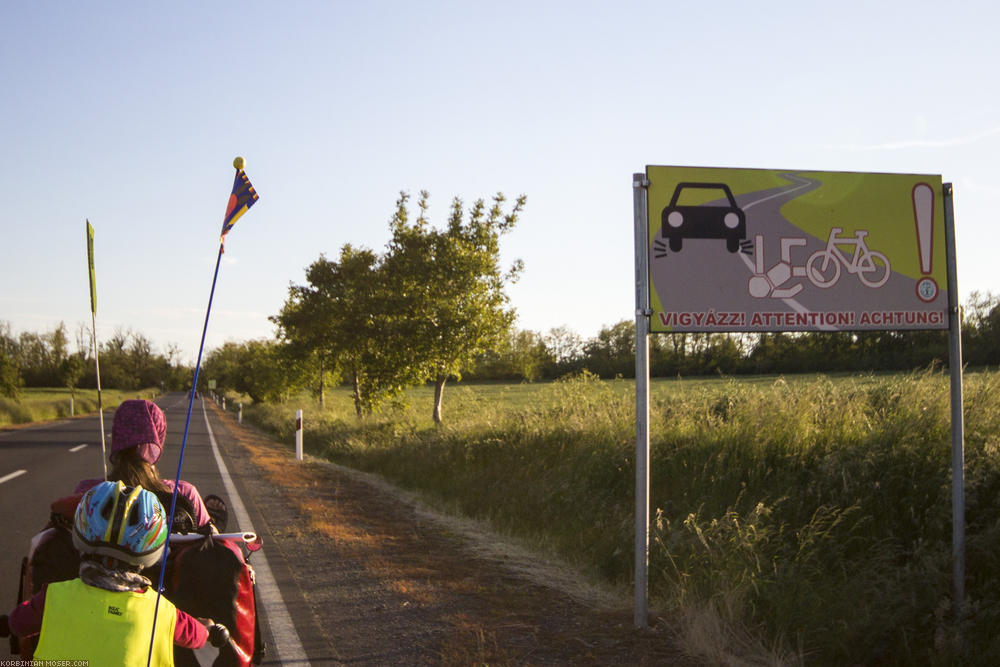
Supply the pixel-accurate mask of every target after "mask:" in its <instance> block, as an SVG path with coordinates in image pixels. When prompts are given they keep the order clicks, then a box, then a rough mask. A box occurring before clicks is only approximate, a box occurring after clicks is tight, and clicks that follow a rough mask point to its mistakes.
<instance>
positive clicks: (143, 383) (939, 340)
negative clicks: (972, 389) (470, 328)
mask: <svg viewBox="0 0 1000 667" xmlns="http://www.w3.org/2000/svg"><path fill="white" fill-rule="evenodd" d="M293 289H295V288H293ZM286 305H287V304H286ZM283 312H284V311H283ZM90 335H91V334H90V331H89V329H87V328H85V327H84V326H83V325H80V326H79V327H78V329H77V331H76V335H75V339H76V350H75V351H70V349H69V348H70V342H69V341H70V337H69V334H68V331H67V328H66V326H65V325H64V324H59V325H58V326H57V327H56V328H55V329H53V330H52V331H49V332H47V333H41V334H39V333H33V332H24V333H21V334H20V335H17V336H15V335H13V334H12V333H11V327H10V324H9V323H5V322H0V395H8V396H9V395H16V392H17V390H18V389H19V388H20V387H67V388H70V389H73V388H94V387H96V374H95V369H94V363H93V359H92V353H91V349H92V343H91V339H90ZM384 340H385V342H386V343H388V342H389V339H384ZM634 340H635V338H634V322H632V321H630V320H623V321H621V322H618V323H617V324H614V325H610V326H606V327H604V328H602V329H601V331H600V332H599V333H598V334H597V335H596V336H594V337H592V338H589V339H584V338H582V337H581V336H579V335H578V334H577V333H575V332H574V331H572V330H570V329H568V328H567V327H556V328H553V329H550V330H549V331H548V332H546V333H541V332H535V331H528V330H521V329H517V328H514V327H510V328H508V329H506V330H505V331H504V332H503V335H502V336H501V338H500V339H499V342H498V343H496V344H494V345H491V346H489V347H488V348H486V349H484V350H482V351H481V352H479V353H478V354H476V355H474V357H473V358H472V359H471V361H470V362H469V363H467V364H466V365H463V366H461V367H460V370H459V373H460V374H461V377H463V378H464V379H467V380H473V381H507V382H524V381H529V382H530V381H544V380H553V379H557V378H560V377H563V376H566V375H572V374H576V373H580V372H582V371H584V370H586V371H588V372H590V373H593V374H595V375H599V376H600V377H603V378H614V377H617V376H622V377H633V376H634V374H635V343H634ZM359 345H360V343H359ZM374 345H375V343H372V347H371V350H372V352H374V349H375V347H374ZM99 351H100V363H101V375H102V384H103V385H104V386H106V387H114V388H117V389H139V388H143V387H163V388H164V389H170V390H186V389H188V388H189V387H190V383H191V378H192V377H193V374H194V369H193V368H192V367H190V366H186V365H184V364H181V363H180V362H179V353H180V350H179V349H178V348H177V346H176V345H170V346H168V347H167V349H166V351H165V352H163V353H160V352H156V351H154V350H153V346H152V344H151V342H150V341H149V339H148V338H146V337H145V336H144V335H142V334H141V333H138V332H135V331H131V330H116V331H115V332H114V334H113V335H112V336H111V338H110V339H109V340H107V341H105V342H103V343H102V344H101V345H100V348H99ZM962 354H963V360H964V361H965V363H966V364H967V365H969V366H972V367H983V366H1000V295H994V294H991V293H985V294H982V293H973V294H972V295H971V296H970V298H969V300H968V302H967V303H966V304H965V305H964V307H963V309H962ZM322 359H323V355H322V354H320V353H318V352H316V351H311V352H309V351H308V348H305V349H300V348H297V347H296V345H295V343H294V342H293V341H292V340H290V339H287V338H285V339H281V338H275V339H270V340H251V341H246V342H227V343H225V344H224V345H222V346H221V347H218V348H215V349H213V350H211V351H209V353H208V354H207V355H206V362H205V367H204V369H203V371H202V373H201V378H202V380H201V384H202V385H203V387H202V388H203V389H204V388H205V385H206V384H207V381H208V379H213V380H215V381H216V382H217V384H218V386H219V387H220V388H222V389H229V390H232V391H237V392H240V393H244V394H247V395H249V396H251V397H252V398H253V399H254V400H256V401H281V400H283V399H285V398H287V397H288V396H289V395H290V394H291V393H293V392H295V391H300V390H303V389H310V390H312V391H313V392H314V393H315V394H316V395H317V396H319V395H321V394H322V393H323V392H324V391H325V388H326V387H328V386H330V385H331V384H336V383H341V382H345V381H346V382H347V383H348V384H352V383H353V378H344V377H342V376H341V375H339V374H338V373H335V372H333V367H332V366H328V367H326V368H325V371H324V372H320V369H321V368H324V367H323V365H322V361H321V360H322ZM362 360H363V358H362ZM947 360H948V339H947V333H946V332H941V331H913V332H894V331H884V332H883V331H872V332H853V333H852V332H830V333H801V334H790V333H775V334H770V333H769V334H661V335H656V336H651V337H650V370H651V374H652V375H653V376H654V377H676V376H678V375H681V376H690V375H710V374H720V373H721V374H726V375H740V374H759V373H799V372H852V371H873V370H886V371H888V370H912V369H914V368H922V367H927V366H930V365H934V364H939V363H946V362H947ZM327 363H328V364H329V361H327ZM359 372H360V371H359ZM370 374H374V373H370Z"/></svg>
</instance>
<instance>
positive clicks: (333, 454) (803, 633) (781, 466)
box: [245, 371, 1000, 665]
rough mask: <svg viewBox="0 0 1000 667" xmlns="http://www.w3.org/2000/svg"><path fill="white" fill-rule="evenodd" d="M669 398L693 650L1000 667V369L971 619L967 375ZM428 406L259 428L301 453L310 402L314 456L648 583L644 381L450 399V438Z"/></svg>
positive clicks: (660, 413) (978, 459)
mask: <svg viewBox="0 0 1000 667" xmlns="http://www.w3.org/2000/svg"><path fill="white" fill-rule="evenodd" d="M651 393H652V399H651V425H650V428H651V439H652V454H651V483H652V503H653V511H654V522H653V525H652V529H653V544H652V553H651V568H650V586H651V590H652V594H653V598H654V601H655V603H656V605H657V606H658V607H659V608H661V609H663V610H666V611H670V612H674V613H676V614H677V615H678V618H679V619H681V620H680V621H679V623H680V625H682V626H684V627H685V631H686V632H687V635H688V640H689V642H690V645H691V647H692V648H691V650H692V651H693V652H697V653H700V654H701V655H702V656H703V657H705V658H707V659H709V660H710V661H714V660H717V659H719V658H718V655H719V653H717V652H718V651H730V652H732V651H737V652H739V651H743V652H744V654H745V655H744V657H747V656H753V655H757V656H760V655H771V656H778V657H781V658H783V659H785V660H786V661H789V662H804V663H806V664H830V665H841V664H984V665H985V664H997V663H998V662H1000V640H998V639H997V637H996V633H995V628H996V627H997V624H998V622H1000V521H998V520H997V504H998V503H997V494H998V492H1000V457H998V454H1000V373H996V372H989V373H968V374H966V378H965V429H966V439H965V443H966V484H967V491H966V505H967V514H966V516H967V547H966V551H967V555H966V569H967V585H966V587H967V598H968V605H967V614H966V616H965V617H964V618H963V619H961V621H960V622H957V623H956V622H955V621H954V619H953V618H952V615H951V595H952V590H953V588H952V577H951V572H952V557H951V534H952V533H951V529H952V527H951V479H950V467H951V444H950V402H949V385H948V377H947V375H946V374H942V373H939V372H931V371H928V372H923V373H916V374H911V375H886V376H863V377H839V378H831V377H823V376H805V377H777V378H775V377H769V378H754V379H752V380H744V379H740V380H734V379H725V378H714V379H707V380H660V381H657V382H654V384H653V386H652V391H651ZM408 400H409V402H410V406H409V407H407V406H402V405H398V406H395V407H394V408H393V409H391V410H389V411H388V412H387V413H386V414H384V415H382V416H379V417H376V418H371V419H368V420H364V421H358V420H357V419H355V418H354V417H353V413H352V407H351V404H350V396H349V394H348V393H347V392H340V391H337V392H333V393H332V395H331V397H330V398H329V400H328V406H327V409H326V410H325V411H323V412H320V411H319V409H318V406H316V405H315V404H306V403H303V402H298V403H290V404H287V405H285V406H266V405H262V406H253V407H249V408H247V409H246V411H245V415H246V416H248V417H249V418H251V419H253V420H254V421H256V422H257V423H259V424H260V425H262V426H264V427H265V428H267V429H268V430H270V431H272V432H274V433H275V434H276V435H277V436H278V437H280V438H283V439H286V440H287V441H288V442H289V443H291V442H292V441H293V439H292V422H293V419H292V414H293V413H294V410H295V409H297V408H302V409H304V410H305V413H306V416H305V425H306V435H305V441H306V449H307V451H309V452H311V453H313V454H316V455H320V456H325V457H328V458H331V459H333V460H336V461H338V462H341V463H344V464H347V465H350V466H353V467H355V468H359V469H362V470H367V471H372V472H377V473H379V474H381V475H383V476H385V477H386V478H388V479H390V480H392V481H394V482H395V483H397V484H400V485H401V486H404V487H407V488H411V489H415V490H419V491H421V492H423V493H424V494H425V495H426V496H427V497H429V498H433V499H435V500H436V502H438V503H439V504H441V505H442V506H444V507H447V508H450V509H452V510H454V511H458V512H461V513H463V514H466V515H470V516H474V517H478V518H482V519H486V520H489V521H491V522H492V523H493V525H494V526H496V527H497V528H498V529H500V530H503V531H506V532H509V533H511V534H514V535H517V536H520V537H522V538H524V539H527V540H529V541H531V542H533V543H534V544H536V545H537V546H539V547H541V548H544V549H547V550H549V551H551V552H552V553H555V554H558V555H559V556H560V557H562V558H563V559H566V560H569V561H570V562H572V563H574V564H575V565H576V566H577V567H578V568H580V569H581V570H583V571H585V572H588V573H590V574H591V575H592V576H593V577H595V578H598V579H601V580H604V581H607V582H611V583H613V584H617V585H620V586H622V587H623V588H626V587H628V586H629V585H630V582H631V580H632V563H633V555H632V551H633V547H632V544H633V502H634V501H633V486H634V468H633V457H634V438H635V436H634V433H635V422H634V385H633V384H632V383H631V382H629V381H623V380H618V381H610V382H603V381H599V380H597V379H595V378H593V377H581V378H577V379H574V380H570V381H562V382H555V383H550V384H534V385H528V384H525V385H460V386H456V387H451V388H449V390H448V393H447V394H446V397H445V425H444V426H443V427H441V428H435V427H433V425H432V424H431V420H430V411H431V400H432V399H431V390H430V389H429V388H420V389H417V390H414V391H413V392H411V393H410V394H409V396H408ZM706 627H710V628H713V629H712V631H711V632H706V630H705V628H706ZM713 643H714V644H715V645H713ZM734 647H735V648H734Z"/></svg>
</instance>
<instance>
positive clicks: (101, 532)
mask: <svg viewBox="0 0 1000 667" xmlns="http://www.w3.org/2000/svg"><path fill="white" fill-rule="evenodd" d="M168 529H169V528H168V523H167V514H166V512H165V511H164V510H163V505H162V504H160V501H159V500H158V499H157V498H156V496H155V495H154V494H153V493H152V492H150V491H147V490H146V489H144V488H142V487H141V486H136V487H134V488H128V487H126V486H125V484H124V483H123V482H101V483H100V484H98V485H97V486H95V487H93V488H92V489H90V490H89V491H87V493H85V494H84V496H83V498H82V499H81V500H80V504H79V505H77V506H76V517H75V519H74V521H73V545H74V546H75V547H76V548H77V550H78V551H79V552H80V553H81V554H98V555H101V556H110V557H112V558H117V559H118V560H120V561H124V562H126V563H131V564H132V565H138V566H140V567H149V566H150V565H153V564H155V563H156V562H157V561H158V560H159V559H160V556H161V555H162V554H163V548H164V545H165V544H166V543H167V530H168Z"/></svg>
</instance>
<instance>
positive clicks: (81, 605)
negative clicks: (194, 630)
mask: <svg viewBox="0 0 1000 667" xmlns="http://www.w3.org/2000/svg"><path fill="white" fill-rule="evenodd" d="M155 608H156V591H154V590H152V589H151V588H147V589H146V591H145V592H144V593H132V592H128V591H124V592H116V591H106V590H104V589H103V588H97V587H95V586H90V585H88V584H85V583H83V581H81V580H80V579H71V580H70V581H60V582H58V583H53V584H49V587H48V589H47V590H46V593H45V611H44V613H43V615H42V633H41V636H40V637H39V640H38V648H36V649H35V659H36V660H89V661H90V664H91V665H92V666H93V667H98V666H101V665H123V666H124V667H132V665H136V666H137V667H138V666H144V665H145V664H146V659H147V657H148V656H149V641H150V635H151V634H152V630H153V610H154V609H155ZM176 623H177V610H176V608H175V607H174V605H173V604H172V603H171V602H170V601H169V600H167V599H166V598H165V597H162V596H161V597H160V611H159V614H157V616H156V638H155V640H154V641H153V656H152V657H153V659H152V661H151V663H150V664H151V665H164V666H171V667H172V665H173V664H174V626H175V625H176Z"/></svg>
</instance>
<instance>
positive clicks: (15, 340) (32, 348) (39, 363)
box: [0, 322, 194, 398]
mask: <svg viewBox="0 0 1000 667" xmlns="http://www.w3.org/2000/svg"><path fill="white" fill-rule="evenodd" d="M74 338H75V349H74V350H71V349H70V335H69V331H68V329H67V327H66V324H65V323H63V322H60V323H59V325H58V326H56V327H55V328H54V329H52V331H49V332H46V333H36V332H31V331H24V332H21V333H20V334H18V335H14V333H13V332H12V329H11V326H10V323H9V322H0V396H8V397H14V398H16V397H17V396H18V393H19V391H20V389H21V388H22V387H65V388H67V389H69V390H71V391H73V390H76V389H79V388H96V387H97V369H96V366H95V363H94V359H93V334H92V333H91V331H90V329H89V328H88V327H86V326H85V325H83V324H81V325H78V327H77V329H76V332H75V336H74ZM98 358H99V361H100V366H101V384H102V386H105V387H112V388H115V389H122V390H133V389H142V388H146V387H160V388H161V389H169V390H179V389H184V388H185V387H186V386H190V384H191V378H192V377H193V373H194V368H192V367H190V366H186V365H184V364H182V363H181V362H180V348H179V347H178V346H177V345H173V344H171V345H168V346H167V349H166V352H165V353H160V352H157V351H155V350H154V347H153V343H152V342H151V341H150V340H149V338H147V337H146V336H144V335H143V334H141V333H139V332H137V331H133V330H131V329H116V330H115V332H114V333H113V334H112V335H111V337H110V338H108V339H107V340H106V341H104V342H102V343H100V345H99V346H98Z"/></svg>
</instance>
